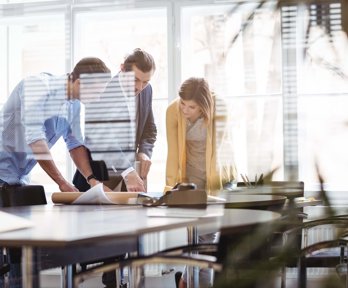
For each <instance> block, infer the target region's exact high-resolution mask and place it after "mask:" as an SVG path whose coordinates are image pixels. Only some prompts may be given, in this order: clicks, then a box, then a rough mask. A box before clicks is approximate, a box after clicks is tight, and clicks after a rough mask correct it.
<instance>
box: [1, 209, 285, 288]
mask: <svg viewBox="0 0 348 288" xmlns="http://www.w3.org/2000/svg"><path fill="white" fill-rule="evenodd" d="M217 206H220V208H221V205H209V206H208V207H207V209H187V208H185V211H186V213H187V214H183V213H182V210H175V209H180V208H144V207H141V206H119V205H88V206H87V205H86V206H83V205H40V206H27V207H13V208H2V209H1V211H3V212H6V213H10V214H12V215H17V216H20V217H23V218H26V219H29V220H30V221H31V222H32V223H33V226H32V227H29V228H25V229H20V230H15V231H8V232H3V233H0V246H3V247H21V248H22V271H23V285H24V287H28V288H32V287H35V288H36V287H39V285H40V284H39V281H37V279H36V280H35V279H34V277H33V273H32V272H33V271H35V270H34V269H37V268H38V267H35V266H36V265H38V266H39V268H40V267H44V266H45V264H44V263H43V264H42V265H40V264H38V263H36V262H35V261H34V259H35V253H34V251H33V250H34V249H36V248H38V249H44V251H47V253H48V254H49V258H50V260H52V262H53V263H54V264H55V266H61V265H68V264H74V263H80V262H88V261H96V260H98V259H101V258H106V257H112V256H116V255H119V254H123V253H126V252H130V251H135V250H137V249H138V247H139V245H142V243H139V241H141V236H143V235H145V234H147V233H153V232H160V231H166V230H170V229H175V228H182V227H190V226H191V227H197V226H200V225H205V224H211V225H216V227H217V229H219V227H222V228H223V229H224V228H226V229H227V228H228V229H233V227H236V229H237V230H240V229H242V228H243V227H244V228H248V227H250V226H251V225H257V224H258V223H264V222H268V221H273V220H275V219H277V218H279V217H280V215H279V214H278V213H273V212H269V211H250V210H241V209H228V210H223V209H222V210H221V209H216V207H217ZM163 211H167V212H166V213H167V214H166V213H164V214H163ZM221 211H222V213H221ZM161 214H162V215H161Z"/></svg>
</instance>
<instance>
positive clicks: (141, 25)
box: [74, 7, 168, 191]
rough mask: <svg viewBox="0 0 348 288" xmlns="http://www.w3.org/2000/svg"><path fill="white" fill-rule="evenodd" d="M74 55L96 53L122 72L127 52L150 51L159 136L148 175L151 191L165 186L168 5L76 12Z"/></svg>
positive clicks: (117, 70)
mask: <svg viewBox="0 0 348 288" xmlns="http://www.w3.org/2000/svg"><path fill="white" fill-rule="evenodd" d="M75 19H76V20H75V35H76V38H75V50H74V51H75V52H74V55H75V58H76V60H77V59H79V58H82V57H85V56H90V55H93V56H97V57H100V58H101V59H103V60H104V61H105V62H106V64H107V65H108V66H109V67H110V69H112V74H113V75H115V74H116V73H118V72H119V69H120V64H121V63H123V59H124V57H125V55H126V54H127V53H129V52H131V51H132V50H133V49H135V48H141V49H144V50H145V51H147V52H149V53H150V54H151V55H152V56H153V57H154V59H155V62H156V71H155V74H154V76H153V78H152V79H151V81H150V83H151V84H152V88H153V97H154V98H153V110H154V115H155V122H156V125H157V130H158V137H157V141H156V143H155V149H154V153H153V157H152V166H151V170H150V174H149V176H148V185H149V186H148V190H149V191H162V190H163V188H164V177H165V174H164V173H165V159H166V154H167V152H166V146H167V145H166V142H165V141H166V139H165V111H166V107H167V105H168V100H167V98H168V92H167V91H168V64H167V63H168V54H167V10H166V9H165V8H146V9H145V8H143V9H127V13H125V12H124V11H123V10H122V9H121V8H119V9H116V8H111V7H110V8H108V9H107V11H96V12H94V11H93V12H90V11H86V12H84V11H79V12H77V13H76V15H75Z"/></svg>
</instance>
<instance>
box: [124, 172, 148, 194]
mask: <svg viewBox="0 0 348 288" xmlns="http://www.w3.org/2000/svg"><path fill="white" fill-rule="evenodd" d="M124 180H125V183H126V187H127V191H129V192H144V191H145V187H144V182H143V180H141V178H140V177H139V175H138V173H137V172H136V171H132V172H130V173H128V174H127V176H126V177H125V178H124Z"/></svg>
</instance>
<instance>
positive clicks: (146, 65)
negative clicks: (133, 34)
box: [123, 48, 156, 73]
mask: <svg viewBox="0 0 348 288" xmlns="http://www.w3.org/2000/svg"><path fill="white" fill-rule="evenodd" d="M123 64H124V69H125V71H126V72H128V71H132V66H133V65H135V66H136V67H137V68H138V69H139V70H140V71H142V72H144V73H146V72H150V71H155V70H156V64H155V61H154V60H153V57H152V56H151V55H150V54H149V53H147V52H146V51H144V50H141V49H140V48H136V49H134V50H133V52H132V53H131V54H129V55H127V56H126V58H125V60H124V63H123Z"/></svg>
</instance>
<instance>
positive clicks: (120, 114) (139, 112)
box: [74, 48, 157, 192]
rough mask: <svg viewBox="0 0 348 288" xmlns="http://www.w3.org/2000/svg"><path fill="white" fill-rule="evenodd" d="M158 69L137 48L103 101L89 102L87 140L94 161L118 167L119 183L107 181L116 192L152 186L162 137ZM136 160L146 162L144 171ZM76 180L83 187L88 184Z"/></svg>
mask: <svg viewBox="0 0 348 288" xmlns="http://www.w3.org/2000/svg"><path fill="white" fill-rule="evenodd" d="M155 70H156V65H155V61H154V59H153V57H152V56H151V54H149V53H148V52H146V51H144V50H142V49H140V48H136V49H134V50H133V51H132V52H131V53H130V54H128V55H127V56H126V57H125V59H124V62H123V63H122V64H121V65H120V71H119V72H118V73H117V74H116V75H115V76H114V77H113V78H112V79H111V81H110V82H109V83H108V85H107V87H106V89H105V91H104V92H103V94H102V96H101V99H100V101H99V102H98V103H92V104H91V105H86V129H85V130H86V131H85V136H86V144H87V145H88V147H89V150H90V151H91V155H92V158H93V160H103V161H105V163H106V166H107V168H108V170H109V171H111V169H114V168H116V169H115V170H117V171H116V175H113V176H114V177H112V178H113V179H112V182H113V183H110V182H111V181H109V183H107V185H110V188H113V190H114V191H129V192H144V191H146V185H145V183H146V182H145V181H146V178H147V175H148V173H149V170H150V167H151V156H152V151H153V147H154V143H155V141H156V136H157V128H156V125H155V121H154V116H153V110H152V87H151V84H150V80H151V78H152V76H153V74H154V72H155ZM105 107H107V109H105ZM93 123H98V124H93ZM135 161H139V164H140V165H139V166H140V167H138V171H136V170H135V168H137V167H135V163H134V162H135ZM77 173H78V172H77ZM112 174H113V172H111V174H110V175H112ZM75 176H77V175H76V174H75ZM76 179H77V177H76ZM82 180H83V179H82ZM83 181H84V180H83ZM74 183H75V185H76V186H77V187H79V186H80V185H83V184H85V183H77V182H75V181H74Z"/></svg>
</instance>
